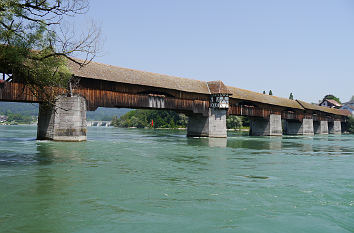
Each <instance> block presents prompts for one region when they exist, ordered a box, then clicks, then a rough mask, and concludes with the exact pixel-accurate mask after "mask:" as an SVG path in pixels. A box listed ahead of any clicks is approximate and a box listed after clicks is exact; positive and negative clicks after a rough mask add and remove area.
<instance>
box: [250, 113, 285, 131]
mask: <svg viewBox="0 0 354 233" xmlns="http://www.w3.org/2000/svg"><path fill="white" fill-rule="evenodd" d="M282 134H283V130H282V124H281V115H276V114H270V115H269V118H266V119H265V118H260V117H252V118H250V135H251V136H281V135H282Z"/></svg>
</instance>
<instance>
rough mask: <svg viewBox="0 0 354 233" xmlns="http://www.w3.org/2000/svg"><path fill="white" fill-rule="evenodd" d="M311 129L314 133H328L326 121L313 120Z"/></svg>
mask: <svg viewBox="0 0 354 233" xmlns="http://www.w3.org/2000/svg"><path fill="white" fill-rule="evenodd" d="M313 130H314V133H315V134H328V121H314V122H313Z"/></svg>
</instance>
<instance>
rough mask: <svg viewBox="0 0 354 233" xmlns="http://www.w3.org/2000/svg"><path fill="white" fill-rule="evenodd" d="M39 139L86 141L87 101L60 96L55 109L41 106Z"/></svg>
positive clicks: (81, 98) (78, 97) (74, 97)
mask: <svg viewBox="0 0 354 233" xmlns="http://www.w3.org/2000/svg"><path fill="white" fill-rule="evenodd" d="M37 139H38V140H54V141H75V142H76V141H85V140H86V100H85V99H84V98H83V97H80V96H73V97H67V96H59V97H57V99H56V102H55V106H54V107H48V106H46V105H44V104H40V106H39V116H38V129H37Z"/></svg>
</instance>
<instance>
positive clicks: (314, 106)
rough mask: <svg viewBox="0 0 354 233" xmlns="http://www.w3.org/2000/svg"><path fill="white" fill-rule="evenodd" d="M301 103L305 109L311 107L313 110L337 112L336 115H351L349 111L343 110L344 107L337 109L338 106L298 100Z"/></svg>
mask: <svg viewBox="0 0 354 233" xmlns="http://www.w3.org/2000/svg"><path fill="white" fill-rule="evenodd" d="M296 101H297V102H298V103H299V104H301V105H302V106H303V107H304V108H305V109H310V110H313V111H320V112H326V113H330V114H335V115H341V116H349V114H350V113H349V111H347V110H343V109H336V108H327V107H322V106H319V105H315V104H310V103H307V102H305V101H302V100H296Z"/></svg>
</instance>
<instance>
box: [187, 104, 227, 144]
mask: <svg viewBox="0 0 354 233" xmlns="http://www.w3.org/2000/svg"><path fill="white" fill-rule="evenodd" d="M226 111H227V110H225V109H218V108H210V109H209V115H208V116H203V115H202V114H192V115H189V122H188V127H187V136H188V137H211V138H226V137H227V130H226Z"/></svg>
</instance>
